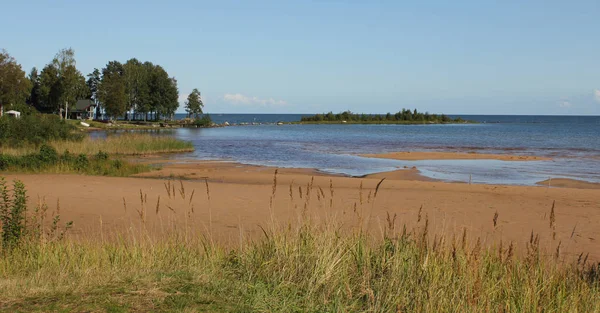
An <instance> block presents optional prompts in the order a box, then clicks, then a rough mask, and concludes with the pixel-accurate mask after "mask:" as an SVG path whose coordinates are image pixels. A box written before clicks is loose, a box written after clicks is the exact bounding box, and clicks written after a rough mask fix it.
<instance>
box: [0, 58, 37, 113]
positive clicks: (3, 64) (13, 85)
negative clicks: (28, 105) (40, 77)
mask: <svg viewBox="0 0 600 313" xmlns="http://www.w3.org/2000/svg"><path fill="white" fill-rule="evenodd" d="M30 90H31V82H30V81H29V79H27V77H26V76H25V72H24V71H23V70H22V69H21V65H20V64H18V63H17V61H16V60H15V59H14V58H13V57H11V56H10V55H9V54H8V52H6V50H2V51H0V109H2V108H4V110H5V111H6V110H10V109H11V107H10V105H16V104H23V103H25V99H26V98H27V96H28V95H29V93H30Z"/></svg>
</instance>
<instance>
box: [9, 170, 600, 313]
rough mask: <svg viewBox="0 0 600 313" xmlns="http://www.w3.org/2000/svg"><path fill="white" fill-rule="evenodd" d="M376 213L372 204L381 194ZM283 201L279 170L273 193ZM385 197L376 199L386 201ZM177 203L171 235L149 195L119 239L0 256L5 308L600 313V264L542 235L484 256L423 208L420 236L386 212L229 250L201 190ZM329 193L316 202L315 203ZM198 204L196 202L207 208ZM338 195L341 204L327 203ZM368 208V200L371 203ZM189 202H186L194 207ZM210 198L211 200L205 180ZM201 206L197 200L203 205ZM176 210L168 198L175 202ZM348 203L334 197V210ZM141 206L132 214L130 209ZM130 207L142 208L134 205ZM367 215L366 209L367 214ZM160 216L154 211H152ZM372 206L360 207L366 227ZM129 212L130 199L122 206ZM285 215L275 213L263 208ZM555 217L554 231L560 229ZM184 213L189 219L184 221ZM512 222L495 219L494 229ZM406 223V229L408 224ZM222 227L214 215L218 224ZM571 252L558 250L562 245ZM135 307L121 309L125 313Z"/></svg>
mask: <svg viewBox="0 0 600 313" xmlns="http://www.w3.org/2000/svg"><path fill="white" fill-rule="evenodd" d="M381 183H382V182H381V181H380V182H379V184H378V185H377V187H376V188H374V189H370V188H366V187H364V186H362V183H361V186H362V187H361V188H360V192H361V193H362V192H366V190H365V189H370V190H369V193H373V195H372V196H369V197H368V198H367V200H366V201H365V204H374V203H375V202H376V198H377V197H378V196H380V194H381V192H382V190H381V189H379V188H378V187H380V186H381ZM305 188H306V189H304V190H303V189H302V188H299V195H300V198H296V201H303V202H304V203H308V202H309V201H314V200H311V194H312V195H313V196H316V197H317V199H320V200H319V201H321V202H322V204H324V205H322V206H319V207H320V208H323V207H326V205H327V204H328V203H332V202H331V201H332V200H333V195H334V187H333V186H332V185H331V184H330V193H329V195H327V194H326V193H325V192H323V190H322V189H321V188H318V187H315V186H313V183H312V182H311V183H309V184H308V186H306V187H305ZM294 190H295V188H293V186H291V185H290V186H289V188H287V190H283V192H280V193H277V174H276V173H275V174H274V177H273V189H272V190H271V193H270V195H266V196H267V197H271V198H275V197H276V196H277V195H281V194H284V193H285V194H286V196H287V194H288V193H289V198H290V201H291V202H292V203H293V202H294ZM378 191H379V192H378ZM164 192H165V193H166V195H167V199H169V200H170V199H175V198H179V197H180V198H181V199H182V200H181V201H182V202H184V203H185V205H183V206H184V207H175V208H173V207H170V206H169V204H167V203H165V204H163V203H161V202H160V198H159V200H157V203H156V214H158V212H159V209H160V207H161V206H163V207H167V208H168V209H169V210H170V212H171V213H170V214H172V215H173V216H175V215H176V212H186V214H184V215H183V216H185V217H184V219H186V227H184V228H181V227H175V226H173V228H172V229H171V230H170V231H167V232H166V233H161V234H158V233H155V232H153V231H151V230H149V229H146V225H145V221H146V214H148V213H147V212H146V210H147V208H148V207H149V204H148V203H147V198H148V197H147V195H146V194H145V193H144V192H143V191H142V190H140V195H139V199H140V200H139V201H140V204H139V207H138V208H136V210H137V213H138V215H139V219H140V224H139V225H138V224H135V225H132V227H131V229H129V230H126V231H123V232H119V233H108V234H107V233H102V234H101V236H94V235H93V234H88V235H89V236H87V237H85V238H78V239H77V240H73V239H69V238H67V239H66V240H62V241H52V242H28V243H25V244H24V245H22V247H21V248H20V249H17V250H14V251H12V252H10V253H6V252H5V253H3V254H1V255H0V309H4V310H7V311H19V310H21V311H36V310H37V311H43V312H46V311H55V310H62V311H117V312H118V311H119V310H122V311H130V310H131V311H153V312H167V311H168V312H171V311H183V312H191V311H211V312H248V311H259V312H598V311H599V310H600V276H599V273H598V270H599V268H598V265H595V264H590V263H588V260H587V257H586V256H584V255H583V254H582V255H581V256H580V257H579V259H578V260H577V262H575V263H573V264H565V263H563V262H561V261H559V258H558V257H556V256H555V255H552V256H547V255H544V254H543V253H541V252H540V251H541V249H540V236H539V234H534V233H532V234H531V236H530V238H523V241H526V242H527V246H526V249H527V250H526V251H520V252H517V251H515V250H516V248H515V245H514V244H513V242H511V243H509V244H503V243H502V242H500V244H499V245H497V246H482V243H481V240H480V238H477V239H476V240H474V238H470V237H469V233H468V232H467V230H466V228H464V229H462V230H461V232H460V234H459V235H458V236H454V237H452V238H448V237H444V235H438V234H435V233H432V231H431V230H430V226H429V225H430V224H429V217H428V215H427V212H426V211H424V209H423V207H421V208H420V209H419V211H418V217H417V219H418V221H417V224H416V225H415V226H414V227H413V228H412V229H409V228H408V227H407V225H406V224H402V221H398V220H397V216H396V215H395V214H388V215H387V219H386V226H385V227H386V229H385V232H384V233H383V236H374V235H372V234H371V233H369V232H366V231H363V230H362V228H352V229H347V228H346V230H342V229H344V228H342V227H341V226H342V225H339V224H338V223H337V222H336V221H335V220H331V219H327V218H325V219H316V218H314V217H310V216H309V214H310V212H306V205H305V209H304V211H303V212H302V214H301V216H300V218H301V220H300V221H299V223H296V224H295V225H291V224H285V225H281V224H280V223H279V222H277V221H271V222H270V224H269V225H265V226H268V227H262V230H263V233H264V236H263V237H262V238H260V239H258V240H253V241H250V240H246V239H244V238H243V236H242V235H240V238H239V246H238V247H236V248H231V246H226V245H221V244H219V243H218V241H215V240H213V234H212V231H211V230H210V226H209V228H208V229H207V230H206V231H205V232H198V231H197V229H196V230H195V231H194V230H193V228H192V227H191V225H188V224H187V217H189V216H190V214H194V209H193V205H194V197H193V195H194V193H195V190H192V191H191V193H189V192H188V191H186V189H185V186H184V182H183V181H178V182H177V181H174V180H169V181H167V182H166V183H165V191H164ZM317 195H318V196H317ZM197 198H199V197H196V199H197ZM327 198H330V199H327ZM360 198H362V196H361V197H360ZM188 199H189V200H188ZM206 199H210V191H209V183H208V181H206ZM197 200H198V199H197ZM165 202H166V201H165ZM336 202H337V201H336ZM133 205H134V207H135V204H133ZM130 206H131V204H130ZM357 206H358V204H357ZM151 207H153V205H152V206H151ZM362 207H363V204H362V203H361V204H360V208H358V209H357V210H356V215H357V220H359V222H358V223H357V224H360V223H361V222H360V220H361V219H363V218H364V217H363V215H364V214H366V213H365V212H363V209H368V206H367V208H362ZM124 209H125V210H127V203H125V202H124ZM265 209H272V210H276V209H277V208H276V207H275V208H265ZM554 211H555V208H554V206H552V208H549V212H550V216H551V217H550V218H549V220H550V223H549V231H550V232H552V231H553V227H554V225H555V224H556V222H557V221H556V216H555V214H554ZM180 216H181V215H180ZM499 218H501V217H500V216H499V214H498V213H497V212H496V213H495V214H494V216H490V221H491V222H492V223H493V224H495V223H497V221H498V219H499ZM405 222H406V221H405ZM210 223H211V224H212V217H210ZM556 254H558V256H560V243H558V245H557V248H556ZM123 308H124V309H123Z"/></svg>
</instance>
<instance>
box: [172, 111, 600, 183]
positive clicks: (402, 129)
mask: <svg viewBox="0 0 600 313" xmlns="http://www.w3.org/2000/svg"><path fill="white" fill-rule="evenodd" d="M300 116H301V115H295V114H289V115H276V114H258V115H252V114H241V115H234V114H223V115H216V114H213V115H212V118H213V120H215V121H216V122H225V121H228V122H229V123H251V122H257V123H273V122H277V121H293V120H298V119H299V117H300ZM462 117H463V118H467V119H471V120H477V121H480V122H482V123H481V124H469V125H281V126H277V125H255V126H239V127H225V128H211V129H178V130H176V131H174V135H175V136H176V137H178V138H181V139H184V140H189V141H191V142H193V143H194V146H195V147H196V151H195V152H194V153H191V154H187V155H184V156H183V157H193V158H197V159H223V160H231V161H236V162H241V163H246V164H256V165H267V166H279V167H304V168H316V169H318V170H321V171H325V172H331V173H340V174H346V175H353V176H360V175H364V174H370V173H374V172H381V171H389V170H394V169H397V168H402V167H404V166H409V167H412V166H416V167H417V168H418V169H419V170H421V172H422V173H423V174H424V175H426V176H429V177H433V178H438V179H443V180H449V181H468V180H469V175H471V176H472V180H473V182H477V183H502V184H525V185H531V184H534V183H535V182H538V181H541V180H545V179H547V178H549V177H566V178H575V179H583V180H588V181H595V182H600V117H589V116H588V117H576V116H569V117H567V116H468V115H465V116H462ZM407 150H421V151H475V152H480V153H510V154H519V155H539V156H550V157H552V158H553V160H552V161H529V162H504V161H496V160H425V161H396V160H380V159H372V158H363V157H359V156H357V154H361V153H381V152H391V151H407Z"/></svg>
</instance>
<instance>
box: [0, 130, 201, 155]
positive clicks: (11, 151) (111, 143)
mask: <svg viewBox="0 0 600 313" xmlns="http://www.w3.org/2000/svg"><path fill="white" fill-rule="evenodd" d="M49 145H51V146H52V147H54V149H56V151H59V152H60V153H62V152H64V151H67V150H68V151H69V152H70V153H73V154H87V155H95V154H97V153H98V152H100V151H102V152H105V153H109V154H119V155H140V154H155V153H173V152H190V151H194V147H193V145H192V144H191V143H189V142H186V141H182V140H178V139H175V138H173V137H170V136H159V135H150V134H121V135H116V136H109V137H107V138H106V139H92V138H90V137H86V138H84V139H83V140H82V141H53V142H50V143H49ZM38 150H39V147H35V146H26V147H20V148H10V147H1V148H0V154H7V155H26V154H31V153H35V152H37V151H38Z"/></svg>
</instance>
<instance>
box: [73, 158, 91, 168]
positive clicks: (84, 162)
mask: <svg viewBox="0 0 600 313" xmlns="http://www.w3.org/2000/svg"><path fill="white" fill-rule="evenodd" d="M89 165H90V161H89V160H88V158H87V155H85V154H80V155H78V156H77V159H76V160H75V169H76V170H78V171H84V170H85V169H86V168H87V167H88V166H89Z"/></svg>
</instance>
